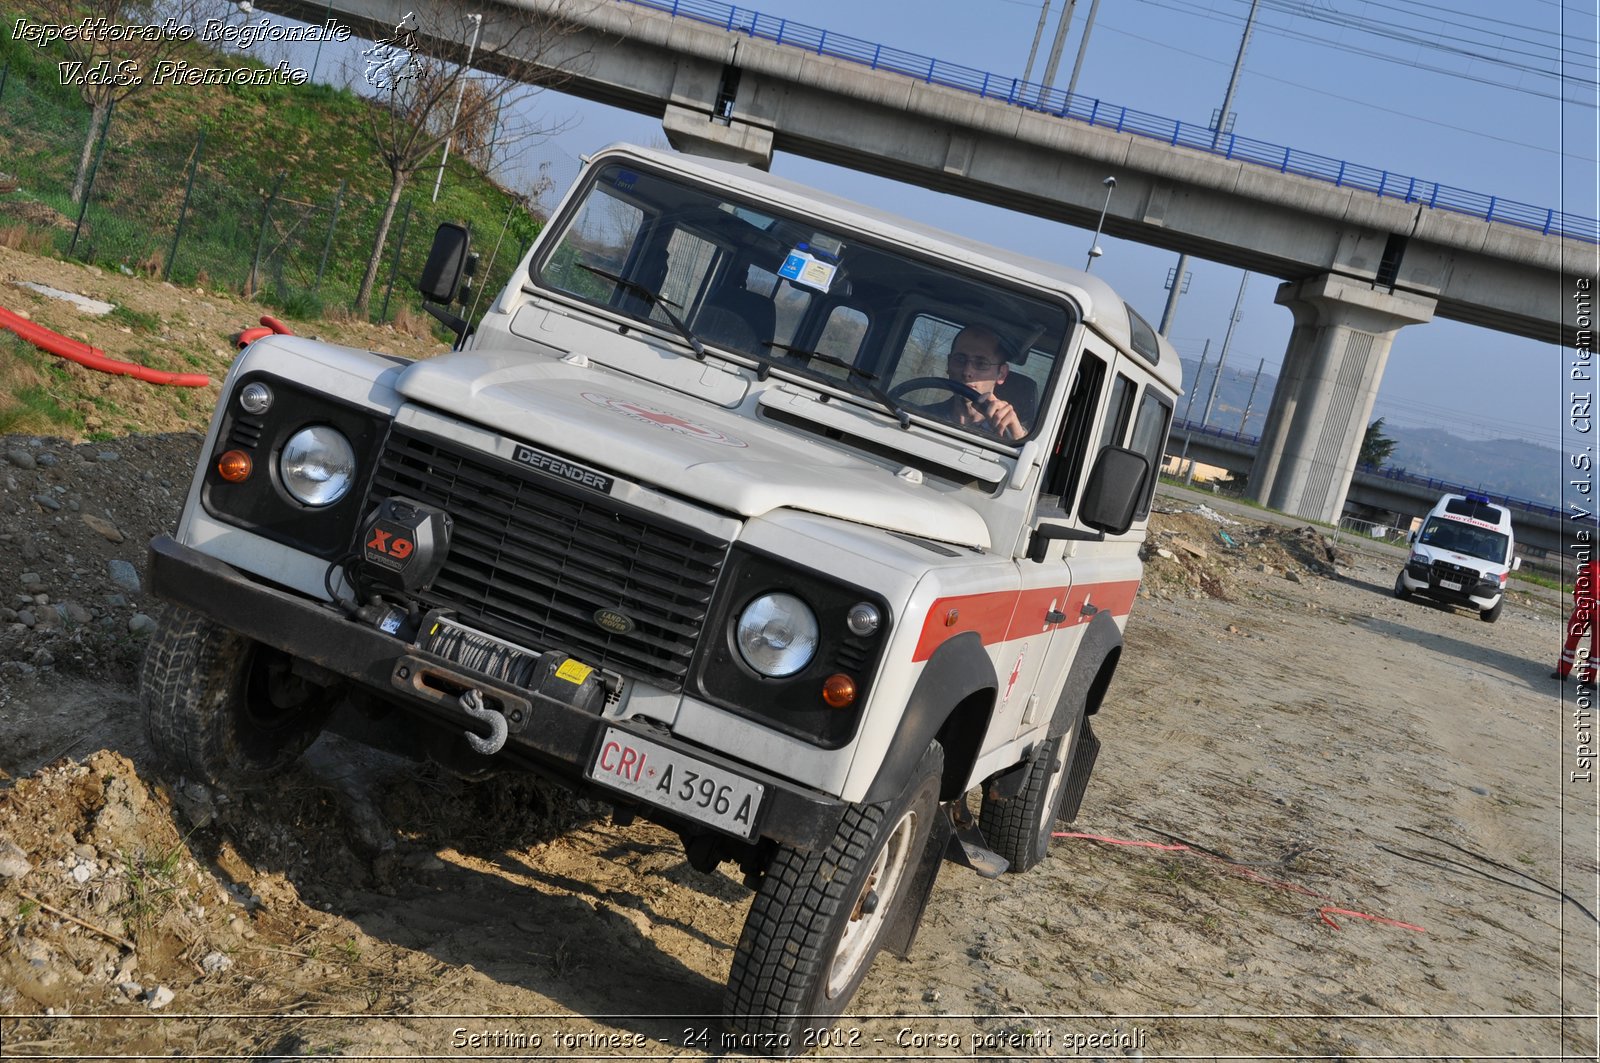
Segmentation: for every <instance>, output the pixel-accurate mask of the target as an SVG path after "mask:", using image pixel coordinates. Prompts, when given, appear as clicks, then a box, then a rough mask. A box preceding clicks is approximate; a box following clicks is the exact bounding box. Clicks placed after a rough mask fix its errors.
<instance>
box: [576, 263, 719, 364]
mask: <svg viewBox="0 0 1600 1063" xmlns="http://www.w3.org/2000/svg"><path fill="white" fill-rule="evenodd" d="M576 265H577V267H578V268H579V269H586V270H588V271H589V272H590V273H593V274H594V275H595V276H596V277H604V278H605V279H606V280H608V281H610V282H611V283H613V284H615V285H616V286H617V287H619V288H621V289H622V290H623V291H626V292H632V293H633V294H634V295H637V296H638V297H639V298H641V299H643V300H644V301H645V302H647V303H649V304H650V305H651V306H655V307H659V308H660V309H661V312H662V313H663V314H665V315H667V320H668V321H670V322H672V327H673V328H675V329H677V330H678V335H680V336H682V337H683V338H684V339H685V340H687V341H688V343H689V349H690V350H692V351H693V352H694V356H695V357H696V358H699V359H700V360H701V361H704V360H705V357H706V348H705V344H703V343H701V342H700V337H698V336H696V335H695V334H694V333H693V332H691V331H690V330H689V326H688V325H685V324H684V323H683V321H682V320H681V319H680V318H679V317H678V315H677V314H674V313H673V312H672V307H673V306H674V305H675V304H674V303H673V302H672V301H671V300H669V299H667V298H666V297H665V296H663V295H662V294H661V293H660V292H653V291H651V290H650V289H649V288H646V287H645V286H644V285H642V284H640V283H639V282H638V281H631V280H629V279H628V278H626V277H619V276H617V275H616V274H615V273H612V272H611V271H610V270H604V269H601V268H600V267H598V266H591V265H589V263H587V262H579V263H576Z"/></svg>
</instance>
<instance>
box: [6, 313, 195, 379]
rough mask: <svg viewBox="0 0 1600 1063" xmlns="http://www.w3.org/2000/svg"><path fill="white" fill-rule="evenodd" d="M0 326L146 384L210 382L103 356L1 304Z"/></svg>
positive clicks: (47, 348) (85, 363)
mask: <svg viewBox="0 0 1600 1063" xmlns="http://www.w3.org/2000/svg"><path fill="white" fill-rule="evenodd" d="M0 328H5V329H10V330H11V331H12V332H15V333H16V334H17V335H18V336H20V337H22V338H23V339H25V340H27V341H28V342H29V343H31V344H33V345H34V346H35V347H38V348H39V349H40V350H42V351H48V352H49V353H51V354H54V355H56V356H58V357H61V358H65V359H67V360H68V361H70V362H77V363H78V364H79V365H81V366H85V367H87V368H89V369H94V370H96V371H98V372H101V373H110V374H111V375H113V376H131V377H133V378H134V379H135V380H142V381H144V382H145V383H147V384H164V385H168V386H171V387H180V388H203V387H205V386H206V385H207V384H210V383H211V378H210V377H209V376H207V375H206V374H204V373H168V372H164V371H163V370H160V369H151V368H149V367H148V366H143V365H135V364H134V363H133V362H119V361H117V360H116V359H115V358H107V357H106V353H105V352H104V351H102V350H100V349H99V348H97V347H91V346H89V345H88V344H87V343H80V342H79V341H77V340H74V339H70V338H68V337H66V336H63V335H61V334H60V333H59V332H52V331H50V330H49V329H47V328H45V327H44V326H42V325H35V324H34V323H33V322H31V321H29V320H28V319H27V318H25V317H20V316H18V315H17V314H14V313H12V312H11V311H10V310H7V309H6V308H5V307H0Z"/></svg>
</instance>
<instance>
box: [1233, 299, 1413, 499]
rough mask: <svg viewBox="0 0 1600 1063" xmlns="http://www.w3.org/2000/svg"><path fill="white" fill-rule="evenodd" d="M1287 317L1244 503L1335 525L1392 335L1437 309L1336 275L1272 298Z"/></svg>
mask: <svg viewBox="0 0 1600 1063" xmlns="http://www.w3.org/2000/svg"><path fill="white" fill-rule="evenodd" d="M1277 301H1278V302H1279V303H1280V304H1282V305H1284V306H1287V307H1288V308H1289V310H1290V312H1291V313H1293V314H1294V331H1293V332H1291V333H1290V334H1289V347H1288V350H1287V352H1286V353H1285V355H1284V360H1283V375H1282V377H1281V378H1280V379H1279V380H1278V387H1277V390H1276V391H1274V392H1273V395H1272V406H1271V408H1270V409H1269V410H1268V412H1267V424H1266V429H1265V431H1263V432H1262V436H1261V446H1260V448H1259V449H1258V450H1257V451H1256V459H1255V463H1254V464H1253V465H1252V466H1251V468H1250V494H1251V497H1253V498H1254V499H1255V500H1256V501H1258V502H1260V503H1262V504H1263V505H1266V506H1270V507H1272V508H1273V509H1279V510H1283V511H1284V512H1286V513H1293V514H1295V515H1296V516H1299V517H1305V518H1307V519H1308V520H1324V521H1332V522H1337V521H1338V520H1339V515H1340V513H1341V511H1342V510H1343V509H1344V499H1345V493H1346V492H1347V491H1349V489H1350V477H1351V476H1352V475H1354V473H1355V468H1356V457H1357V455H1358V454H1360V452H1361V439H1362V437H1363V436H1364V435H1365V434H1366V430H1367V424H1368V422H1369V420H1370V418H1371V416H1372V403H1373V400H1374V399H1376V398H1377V395H1378V382H1379V380H1381V379H1382V377H1383V365H1384V362H1386V361H1387V360H1388V358H1389V347H1390V345H1391V344H1392V343H1393V342H1394V335H1395V333H1396V332H1399V331H1400V329H1401V328H1402V327H1404V326H1406V325H1417V324H1421V323H1423V322H1425V321H1430V320H1432V318H1433V311H1434V307H1435V306H1436V305H1437V300H1434V299H1430V298H1427V297H1425V296H1420V295H1413V294H1411V293H1409V292H1395V291H1389V290H1387V289H1383V288H1377V287H1374V286H1373V285H1372V284H1371V283H1370V282H1365V281H1359V280H1356V279H1354V278H1351V277H1344V276H1340V275H1338V274H1335V273H1324V274H1321V275H1320V276H1316V277H1310V278H1307V279H1306V280H1302V281H1289V282H1286V283H1284V284H1283V285H1281V286H1280V287H1279V288H1278V295H1277Z"/></svg>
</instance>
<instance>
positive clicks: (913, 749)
mask: <svg viewBox="0 0 1600 1063" xmlns="http://www.w3.org/2000/svg"><path fill="white" fill-rule="evenodd" d="M999 687H1000V682H999V678H998V677H997V676H996V675H995V671H994V664H993V662H991V661H990V660H989V655H988V653H987V652H985V651H984V648H983V640H982V639H981V638H980V637H979V636H978V633H977V632H975V631H964V632H962V633H961V634H959V635H956V636H954V637H952V638H949V639H946V640H945V641H944V642H943V643H941V644H940V646H939V648H938V649H936V650H934V651H933V654H932V655H931V656H930V657H929V658H928V663H927V666H926V667H924V668H923V670H922V675H921V676H920V677H919V678H918V679H917V682H916V685H915V686H914V687H912V689H911V695H910V696H909V697H908V698H907V699H906V706H905V711H904V712H903V713H902V714H901V717H900V725H899V727H897V728H896V730H895V734H894V738H892V739H891V740H890V742H889V748H888V750H887V751H886V752H885V753H884V756H883V760H882V762H881V763H880V764H879V766H878V773H877V776H876V777H875V778H874V779H873V780H872V785H871V786H870V787H868V789H867V794H866V797H865V798H863V801H864V802H865V803H867V804H875V803H877V802H880V801H887V800H889V799H890V798H891V797H893V796H894V795H895V794H898V793H899V792H900V791H901V790H902V789H903V788H904V786H905V783H906V780H907V779H909V778H910V776H911V774H912V773H913V772H914V771H916V768H917V764H918V763H919V762H920V761H921V760H922V755H923V754H924V753H925V752H927V749H928V743H930V742H932V741H933V740H934V739H938V740H939V744H940V745H941V746H943V747H944V776H943V782H942V783H941V784H940V799H941V800H949V799H950V798H951V797H954V796H957V795H958V794H959V792H960V788H961V786H962V785H963V784H964V783H965V782H966V778H967V774H968V773H970V772H971V771H972V765H973V764H974V763H975V762H976V760H977V756H978V747H979V746H980V745H981V744H982V741H983V734H984V731H985V730H986V729H987V728H988V726H989V717H990V716H991V715H992V714H993V712H994V699H995V693H996V691H998V690H999Z"/></svg>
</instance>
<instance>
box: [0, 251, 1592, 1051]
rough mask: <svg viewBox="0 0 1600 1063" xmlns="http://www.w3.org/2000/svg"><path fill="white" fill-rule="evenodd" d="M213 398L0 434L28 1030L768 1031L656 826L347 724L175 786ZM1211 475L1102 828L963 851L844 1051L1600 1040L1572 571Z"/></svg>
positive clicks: (846, 1031) (3, 726)
mask: <svg viewBox="0 0 1600 1063" xmlns="http://www.w3.org/2000/svg"><path fill="white" fill-rule="evenodd" d="M17 261H18V260H17V259H16V258H9V259H8V258H6V257H5V256H4V255H3V254H0V270H10V271H11V272H12V274H13V275H14V274H15V273H16V272H17V271H18V267H17V265H16V263H17ZM53 265H55V266H59V267H60V268H62V269H64V270H65V269H80V267H75V266H74V267H66V266H61V264H53ZM29 268H32V267H31V266H30V267H29ZM0 279H3V278H0ZM86 294H95V293H94V292H92V291H91V292H86ZM8 299H11V293H10V291H9V290H6V289H0V305H8V306H12V307H13V308H15V306H16V305H17V303H18V301H19V300H14V299H12V300H11V301H10V302H8V301H7V300H8ZM169 302H170V300H169ZM148 305H150V306H151V308H152V309H151V310H150V311H149V312H150V313H157V312H160V304H159V303H158V302H152V303H150V304H148ZM183 305H185V306H187V304H183ZM249 309H250V308H248V307H247V306H245V305H243V304H239V305H237V306H225V307H224V308H223V310H222V311H217V312H216V313H217V316H216V319H215V322H214V323H212V324H210V325H208V326H207V327H208V328H217V329H220V328H222V327H231V328H237V327H239V326H240V325H242V324H245V323H248V321H249V319H248V318H247V317H244V315H245V314H246V313H248V311H249ZM33 310H34V312H35V316H36V317H41V318H42V317H44V316H46V315H48V314H53V313H57V312H58V310H57V308H54V307H48V308H41V307H38V306H34V307H33ZM224 311H226V312H224ZM186 313H187V311H186ZM207 313H210V311H207ZM241 317H243V318H244V319H243V320H240V318H241ZM208 320H209V319H208ZM224 320H226V321H227V322H228V325H227V326H223V325H222V322H223V321H224ZM57 327H60V326H57ZM106 342H107V343H114V342H115V341H114V340H110V339H108V340H107V341H106ZM179 342H180V343H181V340H180V341H179ZM194 342H201V340H199V339H196V340H195V341H194ZM203 342H205V343H207V344H210V343H213V342H216V337H213V336H209V335H208V336H206V337H204V338H203ZM352 342H370V341H368V340H366V339H364V338H361V337H357V338H356V339H355V340H353V341H352ZM108 353H110V354H112V355H113V356H117V351H116V350H115V349H114V348H110V347H108ZM74 372H80V371H78V370H74ZM81 372H84V373H86V372H87V371H81ZM152 401H154V400H152ZM162 401H165V400H164V399H163V400H162ZM197 427H198V424H196V423H194V422H193V421H191V420H186V419H185V417H184V416H181V415H174V419H173V420H172V421H161V422H159V423H157V424H155V425H153V426H152V428H154V429H158V430H160V431H161V432H163V433H164V434H138V435H128V436H117V437H114V438H109V439H106V438H102V439H99V440H97V441H94V442H81V441H80V442H72V441H67V440H60V439H51V438H45V437H27V436H10V437H0V1056H3V1057H5V1058H27V1057H45V1058H52V1059H59V1058H70V1057H72V1056H75V1055H96V1056H102V1057H103V1056H106V1055H115V1056H117V1058H147V1057H148V1058H155V1057H167V1058H170V1057H172V1056H174V1055H179V1056H210V1057H213V1058H249V1059H300V1058H308V1057H312V1056H352V1057H354V1056H359V1057H363V1058H381V1059H398V1058H416V1057H427V1058H436V1059H438V1058H447V1059H491V1058H600V1059H612V1058H657V1057H660V1058H684V1059H703V1058H719V1059H732V1058H743V1056H742V1054H741V1052H740V1051H739V1046H737V1045H732V1046H729V1045H725V1044H724V1043H723V1042H722V1041H721V1040H720V1038H721V1036H722V1035H721V1033H720V1031H719V1028H718V1025H717V1018H716V1013H717V1011H718V1008H719V1006H720V994H721V987H722V984H723V982H724V980H725V979H726V977H727V974H728V968H729V964H730V961H731V956H732V951H733V947H734V945H735V944H736V942H737V940H738V936H739V930H740V927H741V924H742V921H743V918H744V914H745V912H746V910H747V907H748V903H749V894H748V892H747V891H746V890H745V889H744V887H743V886H742V885H741V884H740V883H739V882H738V881H737V879H736V878H735V877H733V876H731V875H729V874H715V875H706V874H701V873H699V872H696V871H694V870H692V869H691V868H690V867H689V866H688V864H687V863H686V862H685V860H684V859H683V856H682V853H681V850H680V848H679V846H678V843H677V841H676V839H675V837H673V836H672V835H670V834H669V833H667V832H665V831H663V830H660V829H658V828H655V827H652V826H650V825H647V824H643V823H639V824H635V825H632V826H628V827H617V826H614V825H612V824H611V823H610V822H609V819H608V814H607V813H608V810H607V809H606V808H605V807H603V806H600V805H594V804H590V803H585V802H581V801H578V800H576V799H574V798H572V797H570V796H568V795H566V794H565V793H564V792H563V791H560V790H558V789H554V788H551V787H549V786H546V785H544V784H541V783H538V782H535V781H531V780H526V779H517V778H504V777H503V778H498V779H493V780H489V781H487V782H480V783H474V784H469V783H466V782H462V781H459V780H457V779H454V778H453V777H450V776H448V775H444V774H441V773H440V772H438V771H437V770H436V769H433V768H429V767H424V766H418V765H413V764H410V763H408V762H404V761H399V760H395V759H392V758H388V757H386V756H384V755H380V754H377V753H374V752H371V751H369V750H367V749H366V748H365V747H362V746H358V745H355V744H354V743H352V742H349V741H347V740H344V739H342V738H340V737H339V736H337V735H328V736H325V737H324V738H323V739H321V740H320V741H319V742H318V743H317V744H316V745H315V746H314V747H313V748H312V750H311V751H310V753H309V754H308V755H307V756H306V757H305V758H304V759H303V761H302V763H301V764H300V765H298V766H297V767H296V768H295V769H294V770H293V771H292V772H290V773H289V774H288V775H286V776H285V777H284V778H282V779H280V780H278V781H277V782H275V783H274V784H272V785H270V786H269V787H266V788H264V789H262V790H259V791H252V792H239V793H232V794H224V793H219V792H214V791H210V790H207V789H205V788H202V787H196V786H192V785H185V786H183V787H182V788H176V789H175V788H172V787H170V786H168V785H167V784H166V783H165V782H163V781H162V779H161V777H160V775H159V774H158V773H157V772H156V771H155V770H154V768H153V765H152V758H151V754H150V751H149V749H148V746H147V743H146V741H145V738H144V736H143V733H142V730H141V729H140V726H139V724H138V720H137V709H136V705H135V701H134V674H135V668H136V665H137V661H138V658H139V654H140V652H141V648H142V640H143V638H144V637H145V634H144V632H145V631H146V630H147V627H148V618H149V617H150V616H153V615H154V614H155V613H156V611H157V609H158V608H159V603H158V602H156V601H155V600H154V599H153V598H151V597H150V596H149V594H148V593H147V591H146V590H145V589H144V588H143V585H142V576H143V566H144V559H143V552H144V544H145V543H146V542H147V541H148V539H149V538H150V536H151V535H153V534H156V533H157V532H160V531H163V530H167V529H168V528H170V526H171V524H172V521H173V520H174V518H175V517H176V515H177V510H178V506H179V505H180V503H181V498H182V495H183V493H184V490H185V487H186V484H187V481H188V477H189V470H190V469H191V467H192V464H193V461H194V458H195V456H196V452H197V450H198V447H199V442H200V440H199V437H198V436H197V435H195V434H194V433H193V431H192V430H193V429H195V428H197ZM41 499H43V500H47V501H41ZM1197 501H1198V498H1197V496H1194V495H1191V494H1182V495H1181V496H1166V495H1165V494H1163V495H1161V496H1158V507H1159V508H1160V509H1161V510H1162V512H1158V513H1157V514H1156V516H1155V518H1154V520H1153V522H1152V534H1151V539H1150V542H1149V543H1148V544H1147V548H1146V553H1147V554H1148V562H1147V568H1146V579H1145V583H1144V586H1143V588H1142V589H1141V592H1140V597H1139V600H1138V602H1137V604H1136V606H1135V608H1134V612H1133V616H1132V619H1131V620H1130V621H1129V625H1128V630H1127V636H1126V641H1127V652H1126V653H1125V654H1124V656H1123V659H1122V665H1121V668H1120V670H1119V673H1118V675H1117V678H1116V681H1115V682H1114V684H1113V685H1112V688H1111V691H1110V694H1109V695H1108V697H1107V700H1106V705H1105V707H1104V710H1103V712H1102V713H1101V714H1100V716H1099V717H1098V718H1097V720H1096V724H1095V727H1096V732H1097V734H1099V736H1100V737H1101V740H1102V741H1103V743H1104V749H1103V751H1102V754H1101V757H1100V761H1099V766H1098V768H1097V769H1096V772H1095V776H1094V780H1093V782H1092V784H1091V786H1090V790H1089V794H1088V797H1087V798H1086V800H1085V804H1084V810H1083V813H1082V815H1081V816H1080V818H1079V820H1078V822H1077V823H1076V824H1073V825H1071V826H1067V825H1062V826H1061V828H1060V829H1061V831H1062V832H1063V834H1065V835H1068V836H1064V837H1060V838H1058V839H1057V840H1056V842H1055V844H1054V847H1053V849H1052V852H1051V856H1050V858H1049V859H1048V860H1047V861H1046V862H1045V863H1044V864H1043V865H1041V866H1040V867H1039V868H1037V869H1035V870H1034V871H1033V872H1030V873H1028V874H1026V875H1020V876H1005V877H1002V878H1000V879H998V880H992V881H991V880H985V879H981V878H979V877H977V876H976V875H975V874H974V873H973V872H971V871H968V870H966V869H963V868H960V867H957V866H954V865H946V867H945V869H944V871H943V872H942V874H941V876H940V879H939V882H938V885H937V886H936V888H935V892H934V896H933V900H932V902H931V904H930V907H929V910H928V914H927V918H926V920H925V922H924V924H923V928H922V931H921V933H920V936H919V938H918V940H917V942H916V945H915V947H914V949H913V952H912V956H911V958H910V959H909V960H907V961H900V960H896V959H894V958H892V957H880V959H879V960H878V962H877V964H876V965H875V966H874V968H873V970H872V972H871V973H870V974H869V976H868V979H867V981H866V983H865V985H864V986H863V988H862V990H861V992H860V994H859V995H858V996H857V998H856V1000H855V1004H854V1009H853V1014H852V1015H851V1016H849V1017H848V1018H847V1019H846V1020H845V1021H844V1022H843V1023H841V1025H840V1028H839V1030H838V1031H837V1035H836V1038H835V1041H834V1043H831V1044H828V1045H825V1046H823V1047H821V1048H819V1049H817V1050H816V1052H815V1055H816V1056H818V1057H821V1058H836V1059H845V1058H863V1057H877V1056H894V1057H905V1058H946V1057H962V1058H969V1059H970V1058H975V1057H984V1056H1001V1057H1015V1058H1047V1057H1060V1058H1083V1059H1096V1058H1100V1059H1107V1060H1116V1059H1126V1058H1133V1059H1163V1058H1165V1059H1188V1060H1210V1059H1223V1058H1229V1059H1238V1058H1275V1059H1312V1058H1339V1059H1379V1058H1386V1059H1392V1058H1397V1057H1400V1058H1407V1059H1440V1060H1445V1059H1450V1060H1454V1059H1469V1058H1517V1059H1575V1058H1580V1059H1581V1058H1594V1055H1595V1050H1596V1045H1595V1037H1594V1028H1595V1020H1594V1013H1595V1010H1596V999H1597V992H1600V990H1597V984H1596V980H1595V963H1596V960H1595V956H1596V949H1595V945H1596V940H1597V937H1596V933H1597V929H1600V924H1597V923H1596V921H1595V917H1594V914H1592V913H1595V912H1600V904H1597V902H1596V899H1595V895H1596V883H1597V875H1600V867H1597V865H1596V862H1595V844H1594V839H1595V836H1596V832H1595V828H1596V823H1597V820H1596V807H1595V788H1594V784H1593V783H1592V782H1587V783H1573V782H1570V781H1569V772H1571V771H1573V770H1575V769H1576V766H1577V761H1576V757H1577V754H1578V738H1577V733H1576V732H1575V730H1574V728H1573V726H1572V724H1573V722H1574V717H1573V713H1574V712H1575V711H1580V706H1579V705H1578V703H1577V701H1576V697H1577V695H1576V694H1575V693H1574V691H1573V689H1572V688H1571V687H1567V688H1566V689H1565V691H1564V692H1563V690H1562V689H1561V687H1560V685H1559V684H1558V683H1556V682H1555V681H1554V680H1552V679H1550V678H1549V677H1548V673H1549V671H1550V668H1551V666H1552V664H1553V662H1554V658H1555V654H1556V651H1557V650H1558V649H1559V646H1560V641H1561V628H1562V622H1563V619H1564V617H1563V615H1562V606H1561V603H1560V602H1559V600H1558V599H1556V598H1555V597H1554V596H1550V595H1530V594H1526V593H1521V592H1518V593H1514V594H1513V595H1512V596H1511V597H1510V599H1509V600H1508V604H1507V606H1506V609H1505V612H1504V615H1503V616H1502V617H1501V619H1500V621H1499V622H1498V623H1496V624H1492V625H1491V624H1484V623H1481V622H1480V621H1479V620H1478V619H1477V618H1476V617H1475V616H1474V615H1472V614H1470V613H1467V612H1462V611H1452V610H1448V609H1443V608H1439V607H1435V606H1430V605H1427V604H1425V603H1422V602H1419V601H1415V600H1413V601H1410V602H1401V601H1398V600H1396V599H1394V598H1393V597H1392V595H1391V594H1390V588H1391V586H1392V583H1393V579H1394V573H1395V570H1396V565H1397V564H1398V561H1397V560H1396V558H1395V556H1394V555H1392V554H1382V553H1376V552H1372V553H1369V552H1364V551H1360V550H1354V549H1350V548H1349V547H1348V545H1347V544H1346V545H1345V547H1344V548H1343V549H1334V550H1330V548H1329V544H1327V543H1326V541H1325V540H1324V539H1323V538H1322V536H1321V535H1320V534H1318V533H1317V532H1314V531H1310V530H1302V529H1299V528H1295V527H1288V528H1284V527H1277V526H1270V525H1267V524H1264V523H1262V522H1261V521H1259V520H1257V519H1254V518H1248V517H1246V518H1229V517H1225V516H1223V515H1222V514H1218V513H1213V512H1210V511H1208V510H1198V509H1197V508H1196V502H1197ZM52 503H53V504H52ZM90 517H93V518H95V519H94V520H90V519H89V518H90ZM1235 519H1236V520H1240V521H1241V522H1239V523H1225V521H1228V520H1235ZM1580 719H1582V718H1580ZM1083 835H1089V836H1092V837H1084V836H1083ZM1121 843H1133V844H1121ZM1585 1016H1587V1017H1585ZM1563 1017H1566V1018H1565V1019H1564V1018H1563Z"/></svg>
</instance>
